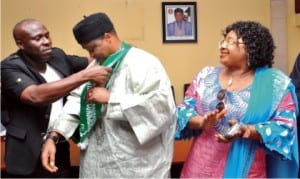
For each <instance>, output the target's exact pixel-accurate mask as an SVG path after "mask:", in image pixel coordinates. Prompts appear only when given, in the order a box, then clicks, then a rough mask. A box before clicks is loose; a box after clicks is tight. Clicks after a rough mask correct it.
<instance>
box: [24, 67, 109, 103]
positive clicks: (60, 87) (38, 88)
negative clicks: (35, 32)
mask: <svg viewBox="0 0 300 179" xmlns="http://www.w3.org/2000/svg"><path fill="white" fill-rule="evenodd" d="M110 71H111V69H110V68H108V67H103V66H94V67H91V68H87V69H84V70H82V71H79V72H77V73H75V74H73V75H70V76H68V77H66V78H64V79H61V80H58V81H55V82H50V83H44V84H40V85H30V86H28V87H27V88H25V89H24V90H23V91H22V93H21V96H20V98H21V101H23V102H25V103H29V104H32V105H41V104H47V103H51V102H53V101H55V100H57V99H59V98H61V97H62V96H65V95H67V94H68V93H69V92H70V91H72V90H73V89H75V88H76V87H78V86H80V85H81V84H83V83H85V82H87V81H93V82H95V83H97V84H100V85H102V84H104V83H105V82H106V80H107V78H108V77H109V74H110Z"/></svg>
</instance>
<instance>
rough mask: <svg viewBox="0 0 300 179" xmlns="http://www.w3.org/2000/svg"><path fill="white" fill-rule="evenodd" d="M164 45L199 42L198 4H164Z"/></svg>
mask: <svg viewBox="0 0 300 179" xmlns="http://www.w3.org/2000/svg"><path fill="white" fill-rule="evenodd" d="M162 22H163V24H162V26H163V43H181V42H184V43H186V42H197V3H196V2H162Z"/></svg>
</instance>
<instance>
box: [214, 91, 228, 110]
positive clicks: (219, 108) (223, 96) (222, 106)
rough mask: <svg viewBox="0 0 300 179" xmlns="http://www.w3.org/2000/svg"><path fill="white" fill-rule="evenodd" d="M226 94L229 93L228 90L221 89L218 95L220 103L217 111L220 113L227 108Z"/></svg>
mask: <svg viewBox="0 0 300 179" xmlns="http://www.w3.org/2000/svg"><path fill="white" fill-rule="evenodd" d="M226 93H227V90H226V89H221V90H220V91H219V92H218V94H217V99H218V100H219V101H220V102H219V103H218V104H217V105H216V109H218V110H219V111H222V110H223V109H224V108H225V103H224V99H225V96H226Z"/></svg>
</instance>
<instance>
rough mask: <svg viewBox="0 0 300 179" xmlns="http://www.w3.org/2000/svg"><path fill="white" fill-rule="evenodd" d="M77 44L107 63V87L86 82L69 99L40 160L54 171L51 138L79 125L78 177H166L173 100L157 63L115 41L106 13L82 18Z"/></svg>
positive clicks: (76, 33)
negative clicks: (110, 72) (108, 77)
mask: <svg viewBox="0 0 300 179" xmlns="http://www.w3.org/2000/svg"><path fill="white" fill-rule="evenodd" d="M73 32H74V36H75V38H76V40H77V42H78V43H79V44H81V45H82V47H83V48H84V49H86V50H87V51H88V52H89V53H90V55H91V56H92V57H93V58H94V59H96V60H94V61H93V62H91V64H90V66H93V65H98V64H101V65H103V66H111V67H112V69H113V71H112V75H111V77H110V79H109V80H108V82H107V83H106V85H105V87H104V86H103V85H102V86H97V84H91V83H88V84H85V85H82V86H81V87H80V88H78V89H76V90H75V91H73V92H72V93H71V95H70V96H69V97H68V101H67V103H66V105H65V107H64V109H63V113H62V114H61V115H60V119H59V120H56V121H57V122H56V123H55V124H54V125H53V126H52V127H51V129H50V130H49V133H48V135H49V136H50V137H48V139H47V140H46V141H45V143H44V146H43V150H42V155H41V160H42V163H43V166H44V167H45V168H46V169H47V170H49V171H51V172H55V171H56V170H57V167H56V166H55V158H54V156H55V155H54V154H55V142H56V141H57V140H58V139H59V138H62V137H64V138H66V139H69V138H70V137H72V136H73V134H74V132H75V131H76V129H78V126H80V129H79V133H80V136H79V139H78V140H79V144H80V146H81V147H82V150H81V154H80V177H81V178H168V177H170V167H171V163H172V157H173V142H174V131H175V125H176V123H175V119H176V112H175V109H176V108H175V104H174V98H173V94H172V91H171V83H170V80H169V78H168V75H167V74H166V71H165V69H164V68H163V66H162V64H161V63H160V61H159V60H158V59H157V58H156V57H154V56H153V55H151V54H150V53H148V52H146V51H143V50H141V49H138V48H135V47H131V46H130V45H128V44H126V43H124V42H122V41H120V40H119V38H118V36H117V33H116V32H115V30H114V27H113V24H112V22H111V21H110V20H109V18H108V17H107V16H106V15H105V14H104V13H96V14H92V15H90V16H88V17H85V18H84V19H83V20H82V21H80V22H79V23H78V24H77V25H76V26H75V27H74V28H73Z"/></svg>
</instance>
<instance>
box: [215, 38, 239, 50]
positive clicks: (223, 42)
mask: <svg viewBox="0 0 300 179" xmlns="http://www.w3.org/2000/svg"><path fill="white" fill-rule="evenodd" d="M243 43H244V42H242V41H241V40H240V39H239V40H235V39H231V38H230V39H227V40H226V39H223V40H221V41H220V42H219V48H221V47H222V46H223V45H224V46H225V47H228V45H231V46H232V45H239V44H243Z"/></svg>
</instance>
